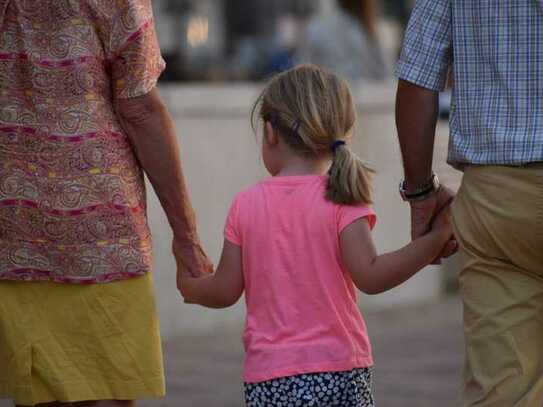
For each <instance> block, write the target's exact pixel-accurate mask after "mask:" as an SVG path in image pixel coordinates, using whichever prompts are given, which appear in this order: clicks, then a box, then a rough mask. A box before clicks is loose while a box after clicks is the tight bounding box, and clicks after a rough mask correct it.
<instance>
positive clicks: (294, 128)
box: [292, 119, 302, 136]
mask: <svg viewBox="0 0 543 407" xmlns="http://www.w3.org/2000/svg"><path fill="white" fill-rule="evenodd" d="M301 125H302V122H301V120H300V119H296V121H295V122H294V124H293V125H292V134H294V135H295V136H298V130H300V126H301Z"/></svg>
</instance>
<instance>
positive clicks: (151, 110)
mask: <svg viewBox="0 0 543 407" xmlns="http://www.w3.org/2000/svg"><path fill="white" fill-rule="evenodd" d="M165 109H166V105H165V104H164V102H163V101H162V98H161V97H160V94H159V93H158V91H156V90H152V91H151V92H149V93H147V94H146V95H143V96H138V97H135V98H130V99H117V100H116V101H115V111H116V112H117V115H118V117H119V118H120V120H121V121H122V122H123V123H126V124H130V125H134V126H142V125H144V124H145V123H148V122H151V121H153V119H154V118H155V117H156V116H158V115H160V114H161V113H162V112H163V111H164V110H165Z"/></svg>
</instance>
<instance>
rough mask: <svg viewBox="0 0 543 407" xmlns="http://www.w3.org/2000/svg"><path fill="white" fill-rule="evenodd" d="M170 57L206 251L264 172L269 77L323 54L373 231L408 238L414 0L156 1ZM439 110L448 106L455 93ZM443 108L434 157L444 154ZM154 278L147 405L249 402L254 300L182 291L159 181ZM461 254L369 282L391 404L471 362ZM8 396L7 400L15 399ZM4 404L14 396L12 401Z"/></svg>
mask: <svg viewBox="0 0 543 407" xmlns="http://www.w3.org/2000/svg"><path fill="white" fill-rule="evenodd" d="M153 4H154V8H155V17H156V27H157V31H158V35H159V40H160V43H161V48H162V53H163V56H164V58H165V60H166V62H167V64H168V66H167V69H166V71H165V73H164V75H163V76H162V79H161V82H160V84H159V87H160V91H161V93H162V95H163V96H164V98H165V100H166V102H167V104H168V107H169V108H170V111H171V113H172V115H173V116H174V119H175V122H176V125H177V128H178V134H179V137H180V144H181V150H182V159H183V166H184V169H185V174H186V177H187V180H188V184H189V188H190V192H191V197H192V200H193V204H194V207H195V209H196V212H197V216H198V225H199V231H200V234H201V238H202V241H203V244H204V247H205V249H206V251H208V253H209V255H210V256H211V257H212V259H213V260H214V261H215V263H216V262H217V260H218V256H219V254H220V251H221V247H222V240H223V238H222V228H223V223H224V219H225V217H226V213H227V210H228V208H229V205H230V203H231V201H232V198H233V197H234V195H235V194H236V193H237V192H238V191H240V190H241V189H243V188H246V187H248V186H250V185H251V184H253V183H254V182H256V181H258V180H259V179H261V178H262V177H264V176H266V173H265V171H264V168H263V165H262V163H261V160H260V154H259V144H258V143H259V141H258V137H255V135H254V134H253V133H252V130H251V127H250V123H249V113H250V109H251V107H252V104H253V103H254V101H255V100H256V98H257V96H258V93H259V91H260V90H261V88H262V83H263V81H265V80H266V79H267V78H269V77H270V76H271V75H273V74H274V73H276V72H280V71H282V70H284V69H288V68H290V67H292V66H295V65H296V64H299V63H304V62H312V63H316V64H320V65H323V66H325V67H327V68H329V69H331V70H333V71H335V72H337V73H339V74H340V75H342V76H343V77H345V78H347V79H348V80H349V82H350V83H351V87H352V92H353V94H354V98H355V100H356V105H357V110H358V117H359V121H358V124H357V129H356V136H355V139H354V144H353V148H354V149H355V150H356V152H357V153H358V154H359V155H360V156H361V157H363V158H364V159H365V160H366V161H368V163H369V164H370V165H371V166H373V168H375V169H376V170H377V176H376V178H375V185H374V190H375V209H376V211H377V213H378V217H379V219H378V224H377V227H376V228H375V232H374V236H375V240H376V244H377V246H378V248H379V251H380V252H384V251H389V250H394V249H398V248H400V247H401V246H402V245H404V244H406V243H407V242H409V240H410V239H409V233H410V232H409V227H410V225H409V208H408V205H407V204H405V203H403V202H402V201H401V199H400V197H399V194H398V193H397V190H398V184H399V182H400V181H401V179H402V176H403V171H402V166H401V156H400V152H399V148H398V142H397V138H396V131H395V126H394V96H395V89H396V80H395V79H394V75H393V73H394V65H395V63H396V60H397V58H398V55H399V50H400V47H401V43H402V34H403V31H404V29H405V26H406V24H407V21H408V18H409V14H410V11H411V8H412V6H413V4H412V1H410V0H154V1H153ZM441 99H442V106H441V114H442V118H443V119H445V118H446V117H447V111H448V107H447V105H448V100H449V96H448V95H447V94H445V95H443V96H442V98H441ZM447 142H448V128H447V122H446V121H445V120H442V121H440V123H439V126H438V134H437V137H436V152H435V169H436V172H437V173H438V175H439V176H440V178H441V180H442V182H443V183H445V184H447V185H448V186H450V187H452V188H457V187H458V185H459V181H460V174H459V173H457V172H456V171H454V170H453V169H452V168H450V167H448V166H447V165H446V150H447ZM149 191H150V192H149V218H150V223H151V228H152V232H153V238H154V245H155V282H156V289H157V300H158V307H159V310H160V314H161V325H162V331H163V335H164V352H165V361H166V368H167V378H168V395H167V397H166V398H165V399H164V400H155V401H143V402H141V403H140V404H139V405H140V406H144V407H158V406H167V407H239V406H242V405H243V402H242V381H241V367H242V361H243V349H242V346H241V339H240V337H241V332H242V329H243V321H244V304H243V302H242V301H240V304H237V305H236V306H235V307H233V308H231V309H227V310H222V311H212V310H205V309H203V308H196V307H194V306H189V305H186V304H183V301H182V299H181V297H180V295H179V294H178V292H177V290H176V288H175V265H174V261H173V256H172V255H171V251H170V244H171V235H170V232H169V228H168V226H167V221H166V218H165V216H164V214H163V212H162V210H161V209H160V206H159V205H158V200H157V199H156V197H155V195H154V194H153V193H152V192H151V191H152V189H151V188H149ZM457 272H458V266H457V260H456V259H455V258H452V259H451V260H448V261H447V262H445V263H444V264H442V265H438V266H431V267H427V268H426V269H425V270H423V271H422V272H421V273H419V274H418V275H417V276H416V277H415V278H413V279H412V280H410V281H409V282H408V283H406V284H405V285H403V286H401V287H399V288H396V289H394V290H392V291H390V292H388V293H386V294H382V295H379V296H375V297H369V296H365V295H360V307H361V309H362V312H363V314H364V316H365V318H366V321H367V324H368V329H369V333H370V337H371V339H372V342H373V346H374V356H375V361H376V366H375V371H374V374H375V396H376V401H377V405H378V406H380V407H395V406H402V407H434V406H435V407H449V406H450V407H452V406H457V405H458V404H459V403H458V400H459V393H460V383H461V367H462V358H463V355H462V349H463V344H462V325H461V305H460V303H459V300H458V297H457V287H456V276H457ZM6 405H7V404H6ZM0 406H1V407H3V406H4V404H3V403H2V402H1V401H0Z"/></svg>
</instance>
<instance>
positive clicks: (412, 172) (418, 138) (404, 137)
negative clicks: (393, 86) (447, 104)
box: [396, 79, 439, 190]
mask: <svg viewBox="0 0 543 407" xmlns="http://www.w3.org/2000/svg"><path fill="white" fill-rule="evenodd" d="M438 96H439V94H438V92H436V91H433V90H428V89H425V88H422V87H420V86H417V85H414V84H412V83H409V82H406V81H404V80H401V79H400V80H399V82H398V92H397V95H396V127H397V129H398V137H399V140H400V147H401V150H402V158H403V165H404V172H405V180H406V187H407V189H408V190H415V189H417V186H420V185H424V184H425V183H427V182H428V180H429V179H430V178H431V176H432V158H433V152H434V137H435V131H436V124H437V114H438Z"/></svg>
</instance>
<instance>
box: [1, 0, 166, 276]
mask: <svg viewBox="0 0 543 407" xmlns="http://www.w3.org/2000/svg"><path fill="white" fill-rule="evenodd" d="M0 25H1V28H0V280H33V281H36V280H47V281H56V282H67V283H97V282H108V281H113V280H119V279H125V278H129V277H132V276H137V275H141V274H143V273H145V272H147V271H149V270H150V268H151V241H150V234H149V229H148V226H147V218H146V207H145V186H144V182H143V174H142V171H141V169H140V167H139V165H138V163H137V161H136V158H135V156H134V154H133V151H132V149H131V147H130V144H129V141H128V138H127V136H126V134H125V133H124V131H123V129H122V128H121V126H120V124H119V121H118V119H117V117H116V115H115V112H114V108H113V100H114V99H115V98H131V97H136V96H140V95H143V94H146V93H147V92H149V91H150V90H151V89H152V88H153V87H154V86H155V84H156V81H157V79H158V77H159V75H160V73H161V72H162V70H163V68H164V61H163V60H162V58H161V56H160V51H159V47H158V42H157V39H156V34H155V31H154V24H153V15H152V8H151V2H150V0H0Z"/></svg>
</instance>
